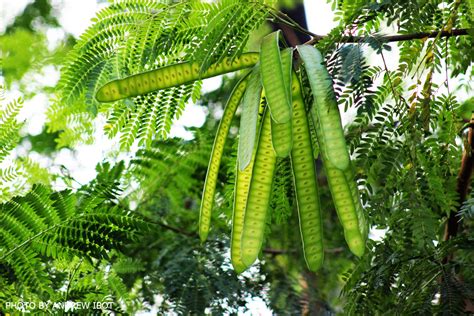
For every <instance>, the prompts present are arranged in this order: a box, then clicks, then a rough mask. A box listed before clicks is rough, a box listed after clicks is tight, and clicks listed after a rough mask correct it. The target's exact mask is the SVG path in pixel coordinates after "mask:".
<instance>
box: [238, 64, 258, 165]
mask: <svg viewBox="0 0 474 316" xmlns="http://www.w3.org/2000/svg"><path fill="white" fill-rule="evenodd" d="M247 86H248V87H247V89H246V90H245V94H244V97H243V100H242V115H241V117H240V129H239V132H240V138H239V151H238V167H239V170H240V171H243V170H244V169H245V168H247V166H248V165H249V163H250V160H251V159H252V153H253V148H254V147H255V146H254V145H255V138H256V135H257V120H258V108H259V105H260V99H261V96H262V83H261V77H260V66H259V65H258V64H257V65H255V67H254V68H253V70H252V72H251V74H250V77H249V80H248V85H247Z"/></svg>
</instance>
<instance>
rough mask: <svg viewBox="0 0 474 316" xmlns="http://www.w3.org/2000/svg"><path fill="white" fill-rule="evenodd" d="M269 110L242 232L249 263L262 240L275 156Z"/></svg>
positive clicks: (244, 253) (253, 173)
mask: <svg viewBox="0 0 474 316" xmlns="http://www.w3.org/2000/svg"><path fill="white" fill-rule="evenodd" d="M270 124H271V123H270V113H269V111H268V109H267V110H266V111H265V114H264V118H263V122H262V124H261V125H262V126H261V128H260V136H259V140H258V147H257V152H256V156H255V163H254V166H253V172H252V180H251V183H250V191H249V195H248V198H247V205H246V207H245V219H244V228H243V231H242V262H243V263H244V264H245V266H247V267H248V266H250V265H252V263H254V262H255V260H256V259H257V257H258V254H259V252H260V249H261V247H262V243H263V237H264V233H265V225H266V220H267V213H268V208H269V205H270V197H271V193H272V185H273V174H274V172H275V167H276V155H275V151H274V150H273V148H272V139H271V137H272V136H271V130H270Z"/></svg>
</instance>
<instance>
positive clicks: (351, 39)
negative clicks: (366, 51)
mask: <svg viewBox="0 0 474 316" xmlns="http://www.w3.org/2000/svg"><path fill="white" fill-rule="evenodd" d="M467 31H468V29H455V30H451V31H441V32H440V31H433V32H420V33H411V34H394V35H385V36H382V37H381V38H380V40H381V41H382V42H385V43H391V42H403V41H411V40H415V39H424V38H435V37H437V36H438V35H439V37H453V36H463V35H468V33H467ZM369 37H370V36H343V37H341V39H340V42H344V43H360V42H364V41H366V39H367V38H369ZM324 38H326V36H323V35H314V36H313V38H312V39H311V40H309V41H307V42H306V43H305V44H307V45H313V44H316V43H317V42H319V41H321V40H323V39H324Z"/></svg>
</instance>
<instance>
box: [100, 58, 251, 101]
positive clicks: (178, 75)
mask: <svg viewBox="0 0 474 316" xmlns="http://www.w3.org/2000/svg"><path fill="white" fill-rule="evenodd" d="M258 56H259V55H258V53H244V54H242V55H241V56H240V57H237V58H236V59H235V60H234V61H233V62H231V60H230V59H228V58H224V60H223V61H222V63H220V64H218V65H212V66H211V67H210V68H209V69H208V70H207V71H205V72H204V73H202V74H200V73H199V65H198V64H196V63H188V62H183V63H179V64H174V65H169V66H166V67H162V68H158V69H154V70H150V71H147V72H143V73H139V74H136V75H132V76H129V77H126V78H123V79H118V80H114V81H111V82H108V83H106V84H105V85H104V86H102V87H101V88H100V89H99V90H98V91H97V93H96V96H95V97H96V99H97V101H99V102H113V101H117V100H121V99H125V98H130V97H135V96H138V95H141V94H146V93H150V92H153V91H156V90H161V89H166V88H170V87H174V86H179V85H182V84H186V83H191V82H193V81H196V80H199V79H205V78H210V77H214V76H217V75H221V74H224V73H227V72H232V71H236V70H240V69H244V68H249V67H252V66H254V65H255V64H256V63H257V62H258Z"/></svg>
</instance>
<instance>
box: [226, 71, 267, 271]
mask: <svg viewBox="0 0 474 316" xmlns="http://www.w3.org/2000/svg"><path fill="white" fill-rule="evenodd" d="M250 84H251V81H250V79H249V85H250ZM249 88H250V87H248V88H247V90H248V89H249ZM244 98H245V96H244ZM263 100H264V99H263V97H262V96H261V101H263ZM259 103H260V104H259V108H257V121H256V122H255V123H256V125H261V122H259V121H261V120H259V119H258V118H259V117H260V118H261V115H259V113H260V114H262V112H263V108H264V104H265V102H264V101H263V102H259ZM257 141H258V140H257ZM240 148H241V147H239V151H240ZM256 150H257V144H256V143H255V142H254V148H252V154H251V159H250V161H249V164H248V165H247V166H246V167H245V168H244V169H243V170H240V169H241V168H240V167H237V171H236V177H235V189H234V206H233V213H232V234H231V238H230V259H231V263H232V266H233V267H234V270H235V272H237V273H242V272H243V271H244V270H245V269H246V268H247V266H246V265H245V264H244V263H243V262H242V248H241V247H242V231H243V228H244V218H245V207H246V205H247V198H248V193H249V189H250V181H251V180H252V172H253V166H254V162H255V153H256Z"/></svg>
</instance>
